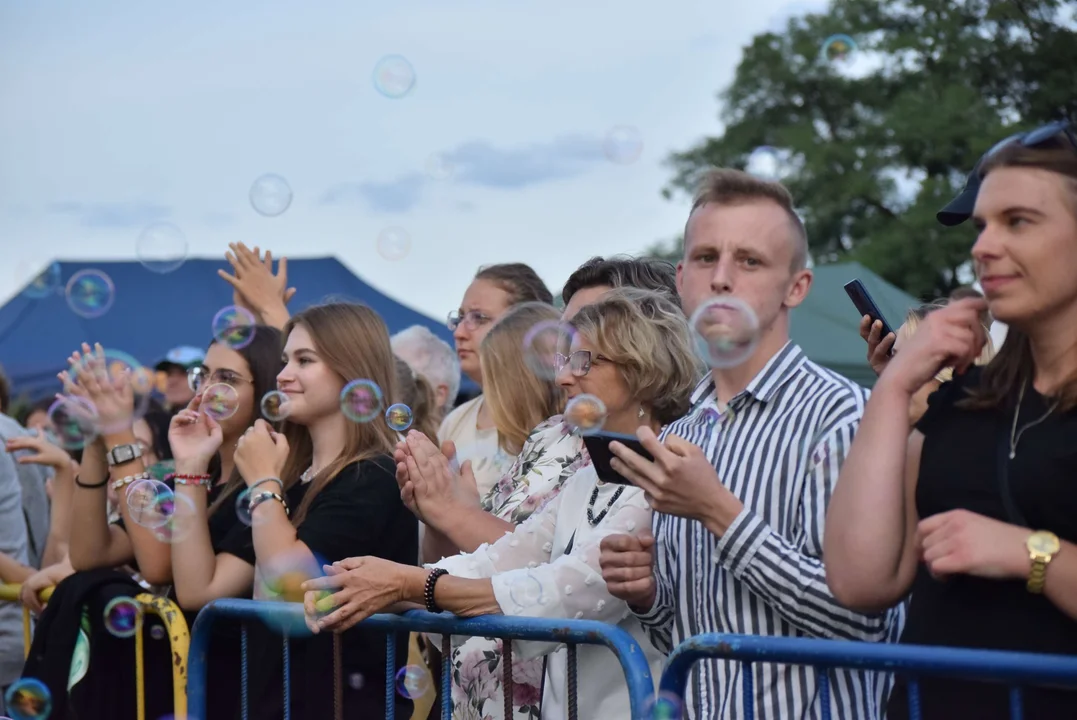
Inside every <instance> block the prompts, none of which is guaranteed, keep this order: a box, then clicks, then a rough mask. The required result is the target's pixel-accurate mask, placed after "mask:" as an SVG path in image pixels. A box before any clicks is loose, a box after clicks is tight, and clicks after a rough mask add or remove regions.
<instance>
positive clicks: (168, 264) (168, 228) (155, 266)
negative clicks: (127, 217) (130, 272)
mask: <svg viewBox="0 0 1077 720" xmlns="http://www.w3.org/2000/svg"><path fill="white" fill-rule="evenodd" d="M135 256H136V257H137V258H138V261H139V262H140V263H142V267H144V268H146V269H147V270H149V271H151V272H155V273H161V274H162V275H163V274H165V273H170V272H172V271H173V270H176V269H177V268H179V266H180V265H182V264H183V263H184V262H185V261H186V260H187V237H186V236H185V235H184V234H183V231H182V230H180V229H179V228H178V227H176V226H175V225H173V224H171V223H154V224H152V225H150V226H148V227H147V228H146V229H144V230H143V231H142V232H141V233H140V234H139V236H138V240H137V241H136V242H135Z"/></svg>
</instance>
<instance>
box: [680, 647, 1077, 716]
mask: <svg viewBox="0 0 1077 720" xmlns="http://www.w3.org/2000/svg"><path fill="white" fill-rule="evenodd" d="M704 658H718V659H724V660H739V661H740V662H741V663H743V664H745V665H747V667H746V668H745V672H743V673H742V674H741V677H742V678H743V682H742V685H741V689H742V692H743V697H744V716H745V718H746V719H747V720H753V718H754V717H755V704H754V700H755V698H754V691H753V687H752V686H753V680H752V673H751V663H753V662H763V663H781V664H787V665H808V666H813V667H816V668H819V669H820V670H826V669H832V668H850V669H858V670H878V671H883V672H900V673H903V674H908V675H911V676H935V677H938V676H942V677H948V678H957V679H961V680H978V681H985V682H998V683H1002V684H1006V685H1009V686H1010V717H1011V718H1012V720H1021V718H1022V717H1023V711H1022V703H1021V689H1020V687H1017V686H1019V685H1036V686H1046V685H1050V686H1052V687H1057V686H1061V687H1065V688H1075V689H1077V657H1070V656H1065V655H1043V654H1038V653H1019V652H1004V651H999V650H971V649H965V648H947V647H934V646H926V645H894V644H887V643H867V642H853V641H845V640H816V639H810V638H788V637H764V636H758V635H726V634H722V633H708V634H706V635H697V636H696V637H693V638H689V639H688V640H685V641H684V642H682V643H681V644H680V645H678V646H677V647H676V648H675V649H674V650H673V652H672V653H671V654H670V656H669V658H667V659H666V665H665V668H664V669H663V671H662V680H661V683H660V685H659V692H660V693H671V694H674V695H676V696H677V697H684V692H685V688H686V687H687V684H688V675H689V673H690V672H691V670H692V666H693V665H695V663H696V662H697V661H698V660H701V659H704ZM819 681H820V682H819V697H820V700H821V704H822V712H823V718H824V720H829V718H830V702H829V697H830V688H829V684H828V682H827V675H826V674H825V673H821V674H820V675H819ZM908 692H909V717H910V718H911V719H912V720H918V719H919V717H920V701H919V692H920V690H919V684H918V683H917V682H916V680H914V679H912V678H910V679H909V680H908Z"/></svg>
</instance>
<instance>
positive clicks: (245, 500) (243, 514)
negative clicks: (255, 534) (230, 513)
mask: <svg viewBox="0 0 1077 720" xmlns="http://www.w3.org/2000/svg"><path fill="white" fill-rule="evenodd" d="M236 517H237V518H239V521H240V522H241V523H243V524H244V525H250V524H251V522H252V521H251V491H250V489H249V488H248V489H246V490H244V491H243V492H241V493H240V494H239V495H237V496H236Z"/></svg>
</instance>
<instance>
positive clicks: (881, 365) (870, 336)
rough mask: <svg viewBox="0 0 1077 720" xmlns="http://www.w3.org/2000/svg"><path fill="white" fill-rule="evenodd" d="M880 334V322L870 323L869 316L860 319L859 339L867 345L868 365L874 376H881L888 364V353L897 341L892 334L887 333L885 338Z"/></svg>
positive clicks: (881, 327)
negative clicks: (862, 339)
mask: <svg viewBox="0 0 1077 720" xmlns="http://www.w3.org/2000/svg"><path fill="white" fill-rule="evenodd" d="M882 333H883V324H882V321H881V320H876V321H875V322H872V321H871V316H870V315H865V316H864V317H862V318H860V337H862V338H864V341H865V342H867V344H868V364H869V365H871V369H872V370H874V371H875V374H876V375H882V374H883V370H885V369H886V365H887V363H889V362H890V352H891V351H892V350H893V349H894V343H895V342H896V341H897V335H895V334H894V333H887V334H886V337H881V336H882Z"/></svg>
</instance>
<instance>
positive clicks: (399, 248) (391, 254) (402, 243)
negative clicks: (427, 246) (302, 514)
mask: <svg viewBox="0 0 1077 720" xmlns="http://www.w3.org/2000/svg"><path fill="white" fill-rule="evenodd" d="M377 245H378V254H379V255H381V256H382V257H383V258H385V259H386V260H388V261H389V262H396V261H398V260H403V259H404V258H406V257H407V256H408V252H410V251H411V236H410V235H408V231H407V230H405V229H404V228H401V227H387V228H385V229H384V230H382V231H381V232H380V233H378V241H377Z"/></svg>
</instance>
